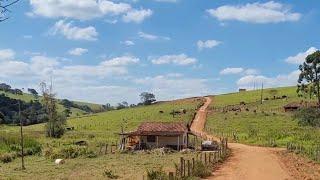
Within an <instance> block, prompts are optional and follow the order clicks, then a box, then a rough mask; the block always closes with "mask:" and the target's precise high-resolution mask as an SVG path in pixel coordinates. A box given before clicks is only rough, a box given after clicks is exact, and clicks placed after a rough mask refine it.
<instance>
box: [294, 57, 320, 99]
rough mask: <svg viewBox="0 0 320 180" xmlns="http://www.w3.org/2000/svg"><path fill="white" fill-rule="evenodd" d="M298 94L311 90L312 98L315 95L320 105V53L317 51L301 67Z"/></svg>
mask: <svg viewBox="0 0 320 180" xmlns="http://www.w3.org/2000/svg"><path fill="white" fill-rule="evenodd" d="M299 70H300V71H301V72H300V75H299V79H298V89H297V91H298V93H300V92H303V91H306V86H308V87H312V88H311V89H309V93H311V94H310V97H311V96H312V95H315V96H316V97H317V98H318V103H319V104H320V51H316V52H314V53H313V54H310V55H308V56H307V57H306V61H305V62H304V63H303V64H302V65H300V66H299Z"/></svg>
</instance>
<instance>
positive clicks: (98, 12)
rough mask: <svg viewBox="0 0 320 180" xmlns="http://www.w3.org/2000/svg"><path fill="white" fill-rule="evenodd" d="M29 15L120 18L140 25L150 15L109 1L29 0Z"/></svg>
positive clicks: (83, 18) (126, 5)
mask: <svg viewBox="0 0 320 180" xmlns="http://www.w3.org/2000/svg"><path fill="white" fill-rule="evenodd" d="M30 5H31V7H32V12H29V13H28V14H29V15H32V16H42V17H47V18H71V19H78V20H89V19H93V18H99V17H104V16H122V18H123V20H124V21H125V22H136V23H140V22H142V21H143V20H144V19H146V18H147V17H150V16H151V15H152V10H150V9H139V10H138V9H134V8H133V7H132V6H131V5H130V4H128V3H122V2H113V1H109V0H99V1H97V0H30Z"/></svg>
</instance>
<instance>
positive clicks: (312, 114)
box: [294, 107, 320, 127]
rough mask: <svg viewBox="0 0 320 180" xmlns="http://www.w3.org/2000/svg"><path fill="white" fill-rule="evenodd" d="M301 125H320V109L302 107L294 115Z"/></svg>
mask: <svg viewBox="0 0 320 180" xmlns="http://www.w3.org/2000/svg"><path fill="white" fill-rule="evenodd" d="M294 117H295V119H297V120H298V123H299V125H300V126H312V127H320V109H318V108H311V107H309V108H301V109H300V110H299V111H298V112H296V113H295V115H294Z"/></svg>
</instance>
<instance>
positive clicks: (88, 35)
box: [51, 20, 98, 41]
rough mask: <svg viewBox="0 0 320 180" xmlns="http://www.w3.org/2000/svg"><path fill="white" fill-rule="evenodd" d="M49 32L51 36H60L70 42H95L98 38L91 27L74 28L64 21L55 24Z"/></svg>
mask: <svg viewBox="0 0 320 180" xmlns="http://www.w3.org/2000/svg"><path fill="white" fill-rule="evenodd" d="M51 31H52V32H51V34H52V35H56V34H61V35H63V36H65V37H66V38H67V39H70V40H87V41H95V40H97V36H98V32H97V31H96V29H95V28H94V27H92V26H89V27H85V28H81V27H77V26H74V25H73V24H72V22H65V21H64V20H60V21H58V22H56V23H55V25H54V26H53V28H52V29H51Z"/></svg>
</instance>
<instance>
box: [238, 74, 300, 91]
mask: <svg viewBox="0 0 320 180" xmlns="http://www.w3.org/2000/svg"><path fill="white" fill-rule="evenodd" d="M299 74H300V71H293V72H291V73H289V74H287V75H278V76H276V77H266V76H262V75H258V76H257V75H247V76H244V77H242V78H240V79H239V80H238V81H237V85H238V87H239V88H247V89H253V87H254V85H256V86H260V85H261V84H262V83H263V84H264V87H280V86H292V85H296V84H297V80H298V77H299Z"/></svg>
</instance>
